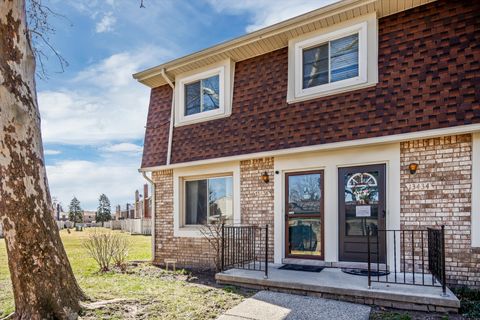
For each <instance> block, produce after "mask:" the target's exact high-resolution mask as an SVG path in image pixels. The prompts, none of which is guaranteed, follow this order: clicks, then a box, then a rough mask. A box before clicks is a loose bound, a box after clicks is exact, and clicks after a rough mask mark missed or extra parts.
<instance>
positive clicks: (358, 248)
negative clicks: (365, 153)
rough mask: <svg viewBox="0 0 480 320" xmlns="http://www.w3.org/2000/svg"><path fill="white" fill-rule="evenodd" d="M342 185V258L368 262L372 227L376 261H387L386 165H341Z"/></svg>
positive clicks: (340, 185) (340, 253)
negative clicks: (368, 236)
mask: <svg viewBox="0 0 480 320" xmlns="http://www.w3.org/2000/svg"><path fill="white" fill-rule="evenodd" d="M338 187H339V189H338V198H339V226H340V228H339V240H340V243H339V249H340V250H339V258H340V261H352V262H367V259H368V257H367V230H370V236H371V240H370V243H371V246H370V248H371V252H372V253H373V254H372V255H371V259H372V262H377V256H378V260H379V262H385V233H384V232H378V230H385V165H384V164H379V165H368V166H361V167H348V168H340V169H339V170H338ZM377 235H378V246H377ZM377 248H378V250H377ZM377 251H378V252H379V254H378V255H377Z"/></svg>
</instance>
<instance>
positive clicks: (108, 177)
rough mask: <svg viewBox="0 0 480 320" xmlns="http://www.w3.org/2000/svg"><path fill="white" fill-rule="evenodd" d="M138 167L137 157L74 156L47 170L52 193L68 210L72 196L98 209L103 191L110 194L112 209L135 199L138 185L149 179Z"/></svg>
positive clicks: (84, 204)
mask: <svg viewBox="0 0 480 320" xmlns="http://www.w3.org/2000/svg"><path fill="white" fill-rule="evenodd" d="M119 162H120V163H119ZM137 168H138V163H136V161H128V162H127V163H124V161H123V163H122V161H118V162H112V161H104V162H99V163H96V162H91V161H82V160H74V161H61V162H58V163H56V164H54V165H51V166H47V174H48V180H49V184H50V188H51V190H52V196H54V197H56V198H57V199H59V200H60V201H61V202H62V204H63V207H64V209H65V210H67V208H68V204H69V203H70V200H71V199H72V198H73V196H76V197H77V198H78V199H79V200H80V202H81V204H82V208H83V209H85V210H95V209H96V207H97V205H98V197H99V196H100V194H101V193H105V194H106V195H107V196H108V198H109V199H110V202H111V204H112V210H113V209H114V206H115V205H116V204H122V207H123V206H125V203H123V202H125V201H126V200H125V199H130V201H133V198H134V192H135V190H136V189H139V190H142V189H141V187H142V185H143V184H144V183H146V182H145V180H144V179H143V177H142V176H141V174H139V173H138V171H137ZM127 201H128V200H127Z"/></svg>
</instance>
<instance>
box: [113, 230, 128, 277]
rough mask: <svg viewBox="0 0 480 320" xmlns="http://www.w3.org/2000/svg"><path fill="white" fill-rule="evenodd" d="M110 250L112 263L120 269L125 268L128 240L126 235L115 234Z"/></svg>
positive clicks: (123, 269)
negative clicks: (111, 250)
mask: <svg viewBox="0 0 480 320" xmlns="http://www.w3.org/2000/svg"><path fill="white" fill-rule="evenodd" d="M115 235H116V236H115V238H114V246H113V252H112V260H113V265H114V266H115V267H117V268H119V269H120V270H122V271H125V270H126V268H127V257H128V248H129V242H128V239H127V237H126V236H124V235H120V234H115Z"/></svg>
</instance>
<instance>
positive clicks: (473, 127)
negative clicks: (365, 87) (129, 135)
mask: <svg viewBox="0 0 480 320" xmlns="http://www.w3.org/2000/svg"><path fill="white" fill-rule="evenodd" d="M479 131H480V123H478V124H469V125H463V126H455V127H448V128H442V129H433V130H424V131H417V132H409V133H401V134H395V135H389V136H385V137H374V138H366V139H358V140H348V141H342V142H334V143H325V144H319V145H313V146H305V147H297V148H289V149H280V150H272V151H264V152H254V153H246V154H241V155H237V156H228V157H220V158H213V159H206V160H197V161H190V162H181V163H174V164H170V165H161V166H154V167H146V168H140V169H139V171H140V172H149V171H158V170H166V169H174V168H183V167H190V166H198V165H206V164H212V163H222V162H228V161H241V160H248V159H255V158H265V157H275V156H282V155H289V154H298V153H304V152H312V151H324V150H325V151H326V150H335V149H342V148H350V147H355V146H366V145H381V144H388V143H393V142H402V141H408V140H416V139H428V138H434V137H441V136H448V135H454V134H465V133H474V132H479Z"/></svg>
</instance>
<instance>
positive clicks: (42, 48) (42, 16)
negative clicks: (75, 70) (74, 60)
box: [27, 0, 73, 79]
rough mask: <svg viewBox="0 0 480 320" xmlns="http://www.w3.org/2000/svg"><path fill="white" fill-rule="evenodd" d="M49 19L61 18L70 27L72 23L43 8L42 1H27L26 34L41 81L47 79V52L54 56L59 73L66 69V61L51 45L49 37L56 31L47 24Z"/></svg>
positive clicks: (46, 7) (63, 16)
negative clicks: (37, 65)
mask: <svg viewBox="0 0 480 320" xmlns="http://www.w3.org/2000/svg"><path fill="white" fill-rule="evenodd" d="M51 17H57V18H62V19H64V20H66V21H68V23H69V24H70V26H72V25H73V24H72V22H71V21H70V20H69V19H68V18H67V17H66V16H65V15H62V14H60V13H57V12H55V11H53V10H52V9H50V8H49V7H48V6H45V5H44V4H43V3H42V0H28V1H27V20H28V32H29V36H30V39H31V42H32V47H33V48H32V50H33V53H34V55H35V59H36V60H37V63H38V64H39V66H40V68H38V69H37V71H36V74H37V76H38V77H39V78H41V79H46V78H48V73H47V70H46V67H45V64H46V61H47V60H48V57H49V54H47V52H53V54H54V56H55V57H56V58H57V60H58V64H59V65H60V69H61V70H60V71H58V73H61V72H64V71H65V68H66V67H68V61H67V60H66V59H65V58H64V57H63V56H62V55H61V54H60V53H59V52H58V50H56V49H55V48H54V46H53V45H52V43H51V40H50V36H51V35H54V34H55V32H56V30H55V28H53V27H52V25H51V24H50V23H49V20H50V19H51Z"/></svg>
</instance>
